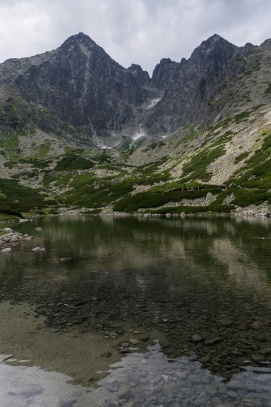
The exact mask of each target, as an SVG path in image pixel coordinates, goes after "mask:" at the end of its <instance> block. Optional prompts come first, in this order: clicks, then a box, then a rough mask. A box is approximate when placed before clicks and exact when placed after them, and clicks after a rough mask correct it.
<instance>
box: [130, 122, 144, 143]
mask: <svg viewBox="0 0 271 407" xmlns="http://www.w3.org/2000/svg"><path fill="white" fill-rule="evenodd" d="M145 136H146V132H145V131H144V130H143V129H142V127H141V126H140V125H139V126H138V131H137V133H134V135H133V136H132V139H133V140H134V141H136V140H139V139H140V138H141V137H145Z"/></svg>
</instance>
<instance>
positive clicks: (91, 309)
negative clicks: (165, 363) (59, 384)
mask: <svg viewBox="0 0 271 407" xmlns="http://www.w3.org/2000/svg"><path fill="white" fill-rule="evenodd" d="M37 227H40V228H41V230H40V231H37V230H36V228H37ZM18 231H20V232H22V233H28V234H30V235H34V240H33V241H29V242H22V243H20V244H18V245H16V246H14V247H13V248H12V251H11V252H10V253H7V254H5V255H4V254H1V255H0V283H1V291H2V292H3V295H5V292H6V290H7V291H8V290H9V291H12V290H13V289H15V291H16V289H17V288H18V287H19V288H20V287H21V288H23V290H22V292H23V293H24V292H25V297H23V294H20V295H21V297H20V296H19V299H25V298H26V299H28V298H29V297H31V296H32V292H30V291H29V290H28V287H34V295H33V297H34V299H33V302H35V301H36V303H39V302H40V301H41V302H42V304H41V305H42V306H41V308H42V309H43V311H44V312H45V313H46V317H47V318H48V324H49V325H50V326H53V327H55V328H61V329H62V328H67V327H68V326H71V325H73V324H74V325H77V326H78V325H79V326H81V327H82V329H83V330H85V331H95V332H97V331H98V332H100V333H102V334H104V335H106V332H110V331H113V330H114V323H115V322H116V321H117V322H118V323H120V322H121V323H122V322H123V321H125V324H130V325H132V324H133V327H135V328H136V329H137V328H140V329H141V328H142V329H144V330H145V331H151V330H152V329H153V328H156V329H158V330H159V331H161V332H162V333H163V334H164V335H165V337H166V338H167V341H165V343H163V344H162V345H163V346H164V347H163V350H164V352H165V353H166V354H167V355H168V356H170V357H175V358H178V357H180V356H184V355H188V354H195V355H197V357H198V359H199V360H203V361H204V362H203V363H204V366H205V367H206V368H208V369H209V370H210V371H211V372H212V373H215V374H220V375H222V376H224V377H226V378H230V377H232V376H233V375H234V374H236V373H237V372H239V371H240V368H241V366H242V365H243V364H244V363H245V361H246V360H249V361H250V363H252V364H253V363H254V364H255V365H257V366H258V367H260V366H262V365H263V362H264V361H265V360H264V357H265V356H266V355H267V356H268V355H269V351H268V349H269V343H270V341H271V332H270V324H271V302H270V301H271V296H270V289H271V288H270V287H271V286H270V280H271V261H270V260H271V222H270V220H268V219H265V220H255V219H253V221H252V220H250V219H239V218H237V219H228V218H212V219H203V218H189V219H186V218H185V219H161V218H155V219H151V218H143V217H142V218H129V217H125V218H117V217H108V216H104V217H70V218H69V217H59V218H41V219H35V220H33V221H32V222H29V223H24V224H22V225H20V226H19V228H18ZM36 246H40V247H45V249H46V251H45V252H41V253H35V252H33V251H32V248H33V247H36ZM31 284H32V285H31ZM41 287H42V289H43V291H44V294H43V297H42V298H41V297H39V293H40V291H41V290H40V288H41ZM18 292H19V293H20V290H18ZM48 297H50V304H47V303H45V300H46V299H47V298H48ZM5 298H6V297H5ZM16 298H17V297H16ZM93 298H95V300H93ZM82 300H83V304H84V305H83V306H82V307H78V306H77V305H76V304H78V303H80V301H82ZM47 302H48V301H47ZM63 304H65V308H64V307H63ZM66 307H67V308H66ZM67 309H68V310H69V312H66V311H67ZM195 335H196V336H195ZM195 338H197V339H195ZM270 354H271V351H270ZM266 367H267V368H270V367H271V363H270V364H268V365H266ZM247 375H248V376H247V377H250V376H249V375H253V373H251V372H248V373H247ZM189 380H190V379H189Z"/></svg>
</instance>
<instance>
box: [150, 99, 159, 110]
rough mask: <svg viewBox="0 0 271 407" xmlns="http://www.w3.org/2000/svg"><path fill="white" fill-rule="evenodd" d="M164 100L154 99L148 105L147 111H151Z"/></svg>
mask: <svg viewBox="0 0 271 407" xmlns="http://www.w3.org/2000/svg"><path fill="white" fill-rule="evenodd" d="M161 99H162V98H156V99H152V100H151V101H150V102H149V103H148V104H147V109H151V108H152V107H154V106H155V105H157V103H158V102H160V100H161Z"/></svg>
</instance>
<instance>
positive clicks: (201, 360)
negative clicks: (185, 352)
mask: <svg viewBox="0 0 271 407" xmlns="http://www.w3.org/2000/svg"><path fill="white" fill-rule="evenodd" d="M199 362H200V363H208V362H210V356H209V355H206V356H203V357H202V358H200V359H199Z"/></svg>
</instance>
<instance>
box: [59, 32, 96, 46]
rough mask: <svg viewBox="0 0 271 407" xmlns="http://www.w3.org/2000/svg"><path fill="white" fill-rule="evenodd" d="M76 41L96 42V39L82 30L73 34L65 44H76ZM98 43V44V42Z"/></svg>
mask: <svg viewBox="0 0 271 407" xmlns="http://www.w3.org/2000/svg"><path fill="white" fill-rule="evenodd" d="M74 43H84V44H91V45H93V44H96V42H95V41H93V40H92V39H91V38H90V37H89V36H88V35H86V34H84V33H83V32H80V33H78V34H75V35H71V36H70V37H69V38H67V39H66V40H65V41H64V42H63V44H62V46H63V45H69V44H74ZM96 45H97V44H96Z"/></svg>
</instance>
